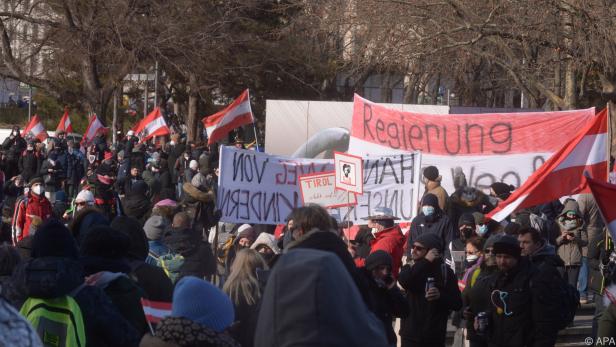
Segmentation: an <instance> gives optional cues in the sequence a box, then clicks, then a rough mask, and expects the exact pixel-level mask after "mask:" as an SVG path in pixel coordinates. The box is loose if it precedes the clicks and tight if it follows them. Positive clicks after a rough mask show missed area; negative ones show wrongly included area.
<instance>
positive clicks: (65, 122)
mask: <svg viewBox="0 0 616 347" xmlns="http://www.w3.org/2000/svg"><path fill="white" fill-rule="evenodd" d="M60 130H63V131H64V132H66V133H72V132H73V125H71V118H70V117H69V116H68V109H65V110H64V115H63V116H62V118H61V119H60V123H58V127H57V128H56V133H57V132H58V131H60Z"/></svg>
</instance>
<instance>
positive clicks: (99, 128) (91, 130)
mask: <svg viewBox="0 0 616 347" xmlns="http://www.w3.org/2000/svg"><path fill="white" fill-rule="evenodd" d="M108 130H109V128H107V127H105V126H104V125H103V123H102V122H101V121H100V119H98V117H97V116H96V115H92V118H90V124H88V128H86V132H85V134H83V138H82V139H81V144H82V145H84V146H89V145H90V143H91V142H92V141H93V140H94V138H95V137H96V135H98V134H99V133H101V132H105V133H106V132H107V131H108Z"/></svg>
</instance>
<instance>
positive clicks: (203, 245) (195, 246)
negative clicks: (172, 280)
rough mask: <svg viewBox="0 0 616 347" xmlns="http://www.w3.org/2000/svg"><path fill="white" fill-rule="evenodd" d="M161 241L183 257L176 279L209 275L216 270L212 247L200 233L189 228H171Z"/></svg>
mask: <svg viewBox="0 0 616 347" xmlns="http://www.w3.org/2000/svg"><path fill="white" fill-rule="evenodd" d="M163 243H164V244H165V245H166V246H167V247H169V250H171V252H173V253H179V254H181V255H182V256H183V257H184V264H182V266H181V267H180V276H179V277H178V279H177V280H178V281H179V280H180V278H182V277H184V276H196V277H199V278H204V277H209V276H211V275H213V274H214V272H215V271H216V259H215V258H214V254H213V253H212V248H211V247H210V244H209V243H208V242H207V241H204V240H203V237H202V236H201V234H200V233H198V232H195V231H193V230H191V229H183V230H171V232H168V233H167V235H166V236H165V238H164V239H163Z"/></svg>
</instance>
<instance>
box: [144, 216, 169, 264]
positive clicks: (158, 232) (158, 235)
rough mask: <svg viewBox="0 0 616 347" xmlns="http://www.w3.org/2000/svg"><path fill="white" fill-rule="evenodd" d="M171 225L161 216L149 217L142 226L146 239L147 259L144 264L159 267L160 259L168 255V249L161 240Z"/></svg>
mask: <svg viewBox="0 0 616 347" xmlns="http://www.w3.org/2000/svg"><path fill="white" fill-rule="evenodd" d="M169 225H171V223H167V221H166V220H165V219H164V218H163V217H161V216H151V217H150V218H148V220H147V221H146V222H145V224H144V225H143V230H144V232H145V236H146V238H147V239H148V257H147V259H146V260H145V261H146V263H148V264H150V265H154V266H159V267H160V266H161V263H160V257H162V256H164V255H166V254H168V253H169V252H170V251H169V248H168V247H167V246H165V244H164V243H163V242H162V239H163V237H164V235H165V231H166V229H167V228H168V226H169Z"/></svg>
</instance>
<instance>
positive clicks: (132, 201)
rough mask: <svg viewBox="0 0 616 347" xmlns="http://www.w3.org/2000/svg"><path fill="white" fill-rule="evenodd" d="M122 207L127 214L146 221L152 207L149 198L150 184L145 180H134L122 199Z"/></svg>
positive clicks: (142, 221)
mask: <svg viewBox="0 0 616 347" xmlns="http://www.w3.org/2000/svg"><path fill="white" fill-rule="evenodd" d="M122 207H123V208H124V213H125V214H126V215H127V216H129V217H133V218H135V219H137V220H138V221H140V222H141V223H144V222H145V221H146V220H147V218H148V216H149V215H150V212H151V209H152V205H151V203H150V199H149V198H148V185H147V184H146V183H145V182H144V181H136V182H133V183H132V184H131V188H130V190H128V191H127V192H126V196H125V197H124V199H123V200H122Z"/></svg>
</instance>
